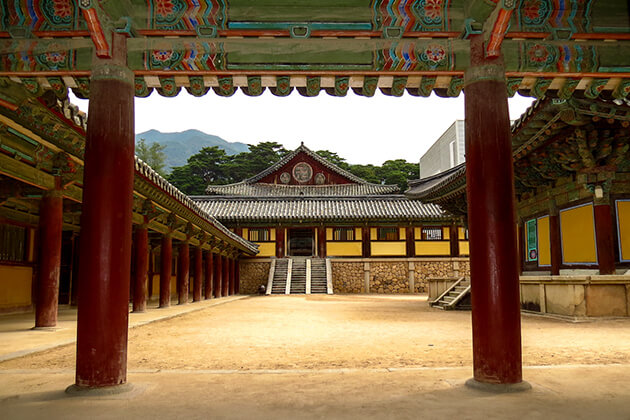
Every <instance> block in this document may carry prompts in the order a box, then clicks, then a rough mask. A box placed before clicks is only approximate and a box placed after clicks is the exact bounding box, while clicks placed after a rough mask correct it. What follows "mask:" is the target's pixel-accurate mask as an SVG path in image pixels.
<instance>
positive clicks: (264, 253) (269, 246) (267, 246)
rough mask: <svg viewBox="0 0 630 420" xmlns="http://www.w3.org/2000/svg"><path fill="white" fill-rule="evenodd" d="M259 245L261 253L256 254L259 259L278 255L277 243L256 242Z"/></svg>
mask: <svg viewBox="0 0 630 420" xmlns="http://www.w3.org/2000/svg"><path fill="white" fill-rule="evenodd" d="M254 243H255V244H258V250H259V251H260V252H259V253H258V254H256V256H257V257H273V256H274V255H276V243H275V242H254Z"/></svg>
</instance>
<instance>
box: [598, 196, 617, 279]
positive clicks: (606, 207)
mask: <svg viewBox="0 0 630 420" xmlns="http://www.w3.org/2000/svg"><path fill="white" fill-rule="evenodd" d="M594 204H595V206H594V210H595V238H596V244H597V262H598V264H599V274H615V243H614V240H613V238H614V237H615V235H614V233H613V226H614V225H613V219H612V212H611V211H610V200H609V199H607V198H606V199H601V200H598V199H595V203H594Z"/></svg>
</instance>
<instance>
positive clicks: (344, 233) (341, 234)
mask: <svg viewBox="0 0 630 420" xmlns="http://www.w3.org/2000/svg"><path fill="white" fill-rule="evenodd" d="M333 241H354V228H348V227H340V228H334V230H333Z"/></svg>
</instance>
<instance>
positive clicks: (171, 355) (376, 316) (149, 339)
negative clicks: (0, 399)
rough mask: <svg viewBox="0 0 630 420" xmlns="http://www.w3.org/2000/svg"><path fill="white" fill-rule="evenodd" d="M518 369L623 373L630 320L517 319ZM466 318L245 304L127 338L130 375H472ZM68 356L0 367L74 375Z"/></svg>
mask: <svg viewBox="0 0 630 420" xmlns="http://www.w3.org/2000/svg"><path fill="white" fill-rule="evenodd" d="M522 337H523V339H522V340H523V363H524V365H525V366H545V365H568V364H596V365H603V364H630V319H610V320H596V321H591V322H581V323H570V322H566V321H562V320H556V319H548V318H543V317H538V316H528V315H525V316H523V319H522ZM471 349H472V340H471V327H470V312H459V311H456V312H445V311H441V310H437V309H431V308H429V307H428V305H427V304H426V298H423V297H417V296H342V295H335V296H310V297H305V296H278V297H276V296H271V297H252V298H247V299H241V300H238V301H235V302H231V303H229V304H226V305H221V306H217V307H209V308H207V309H203V310H200V311H197V312H194V313H190V314H186V315H183V316H181V317H177V318H173V319H170V320H166V321H161V322H156V323H153V324H149V325H144V326H142V327H138V328H135V329H132V330H130V332H129V354H128V357H129V365H128V366H129V369H130V370H144V369H160V370H178V369H194V370H266V369H271V370H275V369H336V368H349V369H379V368H414V367H469V366H472V350H471ZM74 352H75V346H74V344H72V345H67V346H64V347H60V348H58V349H54V350H51V351H48V352H45V353H40V354H36V355H31V356H26V357H23V358H18V359H14V360H10V361H6V362H3V363H0V370H2V369H62V370H63V369H73V368H74V357H75V355H74Z"/></svg>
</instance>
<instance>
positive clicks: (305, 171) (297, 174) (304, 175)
mask: <svg viewBox="0 0 630 420" xmlns="http://www.w3.org/2000/svg"><path fill="white" fill-rule="evenodd" d="M293 178H295V180H296V181H297V182H299V183H301V184H303V183H305V182H308V181H310V180H311V178H313V168H311V165H309V164H308V163H306V162H300V163H298V164H297V165H295V166H294V167H293Z"/></svg>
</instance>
